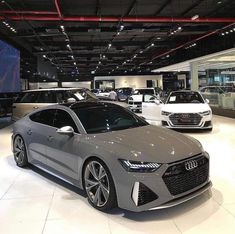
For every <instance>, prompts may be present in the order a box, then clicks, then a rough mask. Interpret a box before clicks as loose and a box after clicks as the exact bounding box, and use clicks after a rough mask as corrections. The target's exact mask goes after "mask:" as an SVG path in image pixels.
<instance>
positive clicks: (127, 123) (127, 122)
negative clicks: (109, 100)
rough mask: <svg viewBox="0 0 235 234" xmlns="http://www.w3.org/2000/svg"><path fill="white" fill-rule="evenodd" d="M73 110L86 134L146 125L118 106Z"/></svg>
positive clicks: (140, 119)
mask: <svg viewBox="0 0 235 234" xmlns="http://www.w3.org/2000/svg"><path fill="white" fill-rule="evenodd" d="M73 110H74V112H75V113H76V115H77V116H78V118H79V119H80V121H81V123H82V125H83V127H84V128H85V130H86V132H87V133H103V132H110V131H117V130H124V129H128V128H136V127H141V126H145V125H148V123H147V122H145V121H144V120H143V119H142V118H140V117H138V116H136V115H135V114H133V113H131V112H130V111H128V110H126V109H124V108H122V107H119V106H109V105H100V106H92V107H82V108H75V109H73Z"/></svg>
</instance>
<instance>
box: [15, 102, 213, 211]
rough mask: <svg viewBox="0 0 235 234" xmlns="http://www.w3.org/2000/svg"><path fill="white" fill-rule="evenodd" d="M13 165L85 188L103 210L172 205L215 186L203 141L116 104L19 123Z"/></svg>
mask: <svg viewBox="0 0 235 234" xmlns="http://www.w3.org/2000/svg"><path fill="white" fill-rule="evenodd" d="M12 149H13V153H14V159H15V161H16V164H17V165H18V166H19V167H24V166H26V165H27V164H29V163H30V164H34V165H35V166H37V167H39V168H41V169H43V170H45V171H47V172H49V173H52V174H53V175H56V176H58V177H60V178H63V179H64V180H65V181H67V182H69V183H72V184H73V185H75V186H77V187H79V188H82V189H84V190H85V192H86V194H87V197H88V201H89V203H90V204H91V205H92V206H94V207H95V208H96V209H98V210H102V211H105V210H109V209H111V208H113V207H116V206H118V207H120V208H123V209H127V210H131V211H144V210H151V209H159V208H166V207H171V206H174V205H177V204H180V203H182V202H184V201H187V200H189V199H191V198H194V197H196V196H198V195H200V194H201V193H203V192H204V191H206V190H207V189H209V188H210V186H211V182H210V180H209V155H208V153H206V152H205V151H204V149H203V147H202V145H201V144H200V142H199V141H197V140H195V139H194V138H192V137H188V136H184V135H182V134H180V133H177V132H175V131H172V130H168V129H165V128H162V127H157V126H150V125H149V124H148V123H147V122H146V121H145V120H144V119H142V118H141V117H138V116H137V115H135V114H134V113H132V112H130V111H129V110H127V109H125V108H123V107H120V106H118V105H115V104H112V103H104V102H77V103H73V104H71V103H70V104H69V103H68V104H63V105H54V106H48V107H46V108H43V109H40V110H36V111H34V112H32V113H30V114H28V115H27V116H25V117H24V118H22V119H20V120H18V121H17V122H15V124H14V126H13V135H12Z"/></svg>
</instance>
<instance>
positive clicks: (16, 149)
mask: <svg viewBox="0 0 235 234" xmlns="http://www.w3.org/2000/svg"><path fill="white" fill-rule="evenodd" d="M13 153H14V159H15V162H16V165H17V166H19V167H25V166H27V165H28V157H27V151H26V147H25V143H24V139H23V138H22V137H21V136H20V135H17V136H16V137H15V139H14V142H13Z"/></svg>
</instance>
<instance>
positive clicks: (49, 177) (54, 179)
mask: <svg viewBox="0 0 235 234" xmlns="http://www.w3.org/2000/svg"><path fill="white" fill-rule="evenodd" d="M28 168H29V169H31V170H32V171H33V172H35V173H37V174H39V175H41V176H42V177H44V178H46V179H47V180H49V181H51V182H54V183H55V184H57V185H59V186H61V187H63V188H66V189H68V190H70V191H72V192H74V193H76V194H78V195H81V196H83V197H86V193H85V191H83V190H82V189H80V188H78V187H76V186H74V185H72V184H70V183H68V182H66V181H63V180H62V179H60V178H58V177H56V176H54V175H51V174H50V173H47V172H45V171H43V170H42V169H40V168H38V167H36V166H34V165H32V164H30V165H29V166H28Z"/></svg>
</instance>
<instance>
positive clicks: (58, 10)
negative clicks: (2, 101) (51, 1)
mask: <svg viewBox="0 0 235 234" xmlns="http://www.w3.org/2000/svg"><path fill="white" fill-rule="evenodd" d="M55 7H56V10H57V13H58V15H59V17H60V19H62V17H63V16H62V14H61V10H60V6H59V2H58V0H55Z"/></svg>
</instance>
